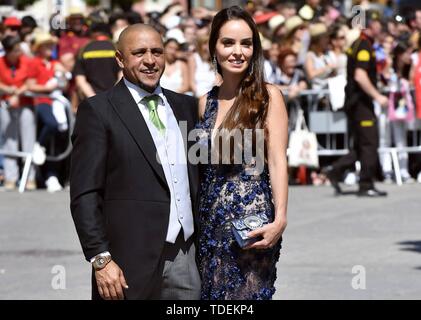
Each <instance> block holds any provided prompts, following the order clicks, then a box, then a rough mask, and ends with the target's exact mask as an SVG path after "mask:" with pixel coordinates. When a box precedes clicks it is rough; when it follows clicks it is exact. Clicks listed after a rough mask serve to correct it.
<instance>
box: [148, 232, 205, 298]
mask: <svg viewBox="0 0 421 320" xmlns="http://www.w3.org/2000/svg"><path fill="white" fill-rule="evenodd" d="M149 287H150V289H151V290H150V295H149V297H148V299H151V300H199V299H200V289H201V281H200V275H199V270H198V268H197V264H196V247H195V243H194V241H193V240H192V237H190V238H189V239H188V240H187V241H185V240H184V236H183V231H180V234H179V235H178V237H177V240H176V242H175V243H174V244H172V243H168V242H166V243H165V247H164V250H163V253H162V255H161V259H160V261H159V266H158V268H157V271H156V273H155V275H154V277H152V279H151V283H150V286H149Z"/></svg>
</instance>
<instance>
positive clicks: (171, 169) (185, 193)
mask: <svg viewBox="0 0 421 320" xmlns="http://www.w3.org/2000/svg"><path fill="white" fill-rule="evenodd" d="M124 83H125V85H126V86H127V88H128V89H129V91H130V93H131V95H132V97H133V99H134V101H135V102H136V104H137V105H138V107H139V110H140V112H141V114H142V116H143V118H144V119H145V122H146V125H147V127H148V129H149V132H150V133H151V136H152V139H153V142H154V144H155V147H156V150H157V161H159V162H160V164H161V165H162V168H163V171H164V175H165V179H166V181H167V184H168V187H169V189H170V195H171V204H170V219H169V225H168V231H167V237H166V241H167V242H170V243H175V241H176V239H177V236H178V234H179V233H180V230H181V229H182V230H183V232H184V239H185V240H187V239H188V238H190V236H191V235H192V234H193V231H194V222H193V212H192V204H191V197H190V187H189V177H188V172H187V165H186V164H187V161H186V154H185V145H184V141H183V136H182V134H181V131H180V128H179V126H178V122H177V119H176V117H175V116H174V113H173V110H172V108H171V106H170V104H169V103H168V100H167V99H166V97H165V96H164V94H163V92H162V89H161V87H160V86H158V87H157V88H156V89H155V91H154V92H153V93H149V92H147V91H145V90H143V89H142V88H140V87H139V86H137V85H135V84H133V83H131V82H130V81H128V80H127V79H124ZM153 94H155V95H158V96H159V98H160V99H159V101H158V106H157V112H158V116H159V118H160V120H161V121H162V123H163V124H164V126H165V134H164V136H163V135H162V134H161V133H160V132H159V130H158V129H157V128H156V127H155V125H154V124H153V123H152V122H151V121H150V120H149V109H148V107H147V105H146V103H145V101H143V98H145V97H146V96H149V95H153Z"/></svg>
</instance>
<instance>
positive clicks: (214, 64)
mask: <svg viewBox="0 0 421 320" xmlns="http://www.w3.org/2000/svg"><path fill="white" fill-rule="evenodd" d="M212 66H213V70H214V71H215V73H218V63H217V62H216V57H215V56H213V58H212Z"/></svg>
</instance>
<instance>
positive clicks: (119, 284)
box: [95, 261, 129, 300]
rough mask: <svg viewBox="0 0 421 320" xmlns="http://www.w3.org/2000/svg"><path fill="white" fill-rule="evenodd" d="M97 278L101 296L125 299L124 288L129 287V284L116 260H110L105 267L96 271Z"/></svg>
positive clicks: (107, 298) (106, 298)
mask: <svg viewBox="0 0 421 320" xmlns="http://www.w3.org/2000/svg"><path fill="white" fill-rule="evenodd" d="M95 278H96V283H97V285H98V291H99V294H100V296H101V298H103V299H105V300H124V293H123V288H124V289H128V288H129V286H128V285H127V283H126V279H125V278H124V275H123V271H122V270H121V269H120V267H119V266H118V265H117V264H116V263H115V262H114V261H110V262H109V263H108V264H107V265H106V266H105V267H104V268H103V269H101V270H97V271H95Z"/></svg>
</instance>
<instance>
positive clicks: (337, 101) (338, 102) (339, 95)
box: [327, 75, 346, 111]
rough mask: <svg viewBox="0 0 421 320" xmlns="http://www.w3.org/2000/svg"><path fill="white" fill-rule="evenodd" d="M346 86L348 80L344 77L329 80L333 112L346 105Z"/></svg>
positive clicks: (339, 76)
mask: <svg viewBox="0 0 421 320" xmlns="http://www.w3.org/2000/svg"><path fill="white" fill-rule="evenodd" d="M345 85H346V78H345V76H344V75H338V76H336V77H331V78H329V79H327V86H328V89H329V100H330V105H331V106H332V110H333V111H338V110H339V109H341V108H343V106H344V103H345Z"/></svg>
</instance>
